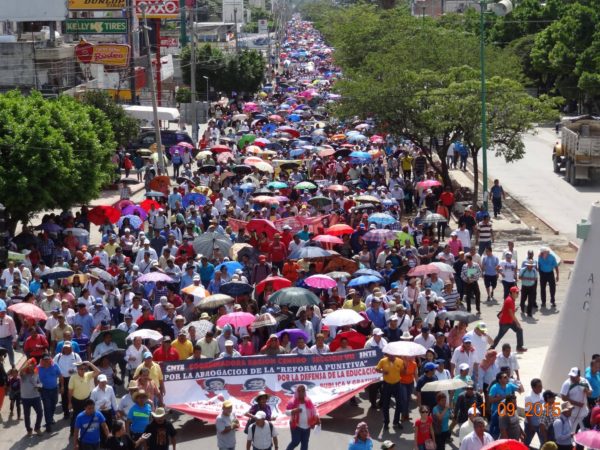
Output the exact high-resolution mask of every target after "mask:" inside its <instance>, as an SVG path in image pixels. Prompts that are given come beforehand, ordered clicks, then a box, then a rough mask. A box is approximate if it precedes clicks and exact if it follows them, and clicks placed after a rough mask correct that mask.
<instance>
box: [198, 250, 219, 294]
mask: <svg viewBox="0 0 600 450" xmlns="http://www.w3.org/2000/svg"><path fill="white" fill-rule="evenodd" d="M197 270H198V274H199V275H200V280H201V282H202V285H203V286H204V287H205V288H207V287H208V284H209V283H210V280H212V278H213V274H214V273H215V266H214V264H211V263H209V262H208V258H207V257H206V256H202V257H201V258H200V265H199V266H198V268H197Z"/></svg>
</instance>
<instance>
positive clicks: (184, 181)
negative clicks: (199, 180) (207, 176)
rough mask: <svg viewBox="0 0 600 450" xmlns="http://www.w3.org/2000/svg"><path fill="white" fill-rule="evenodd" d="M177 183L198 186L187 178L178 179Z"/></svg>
mask: <svg viewBox="0 0 600 450" xmlns="http://www.w3.org/2000/svg"><path fill="white" fill-rule="evenodd" d="M177 182H178V183H179V184H181V183H189V184H196V183H194V182H193V181H192V180H190V179H189V178H186V177H177Z"/></svg>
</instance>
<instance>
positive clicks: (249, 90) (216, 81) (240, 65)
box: [181, 44, 266, 95]
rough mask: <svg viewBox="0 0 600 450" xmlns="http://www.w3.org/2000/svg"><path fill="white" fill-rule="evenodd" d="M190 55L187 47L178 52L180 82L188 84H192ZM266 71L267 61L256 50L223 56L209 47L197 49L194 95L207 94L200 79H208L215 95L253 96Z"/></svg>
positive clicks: (202, 80) (217, 50) (214, 48)
mask: <svg viewBox="0 0 600 450" xmlns="http://www.w3.org/2000/svg"><path fill="white" fill-rule="evenodd" d="M191 54H192V52H191V47H189V46H188V47H186V48H184V49H183V50H182V52H181V60H182V64H181V66H182V72H183V81H184V83H186V84H188V85H190V84H191V63H190V58H191ZM265 70H266V62H265V60H264V58H263V57H262V55H261V54H260V53H259V52H257V51H256V50H243V51H241V52H239V53H232V54H225V53H223V52H222V51H221V50H219V49H218V48H216V47H213V46H212V45H210V44H206V45H203V46H199V47H196V92H206V88H205V87H204V86H205V81H204V79H203V78H202V77H203V76H207V77H208V78H209V80H210V85H211V87H212V88H213V89H214V90H215V91H217V92H219V91H220V92H224V93H226V94H227V95H230V94H231V92H232V91H236V92H238V93H240V92H241V93H245V94H253V93H254V92H256V91H257V90H258V88H259V87H260V85H261V83H262V81H263V79H264V76H265Z"/></svg>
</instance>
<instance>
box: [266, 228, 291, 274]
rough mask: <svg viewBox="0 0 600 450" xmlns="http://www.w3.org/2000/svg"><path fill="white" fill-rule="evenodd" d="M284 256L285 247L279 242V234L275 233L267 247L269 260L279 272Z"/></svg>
mask: <svg viewBox="0 0 600 450" xmlns="http://www.w3.org/2000/svg"><path fill="white" fill-rule="evenodd" d="M286 258H287V247H286V246H285V245H284V244H283V242H281V235H280V234H279V233H275V236H273V243H272V244H271V248H270V249H269V260H270V261H271V264H272V265H273V266H275V267H277V269H279V273H281V269H283V262H284V261H285V259H286Z"/></svg>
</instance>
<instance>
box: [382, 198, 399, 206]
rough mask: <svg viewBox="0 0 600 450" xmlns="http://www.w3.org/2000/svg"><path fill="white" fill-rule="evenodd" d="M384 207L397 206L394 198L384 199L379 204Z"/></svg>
mask: <svg viewBox="0 0 600 450" xmlns="http://www.w3.org/2000/svg"><path fill="white" fill-rule="evenodd" d="M381 203H382V204H383V205H384V206H395V205H397V204H398V202H397V201H396V199H395V198H386V199H385V200H383V201H382V202H381Z"/></svg>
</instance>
